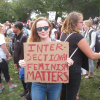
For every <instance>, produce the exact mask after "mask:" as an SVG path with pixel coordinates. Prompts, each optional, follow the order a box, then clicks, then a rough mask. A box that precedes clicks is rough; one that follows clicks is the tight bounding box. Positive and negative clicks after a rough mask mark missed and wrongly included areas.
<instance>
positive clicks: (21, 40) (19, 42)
mask: <svg viewBox="0 0 100 100" xmlns="http://www.w3.org/2000/svg"><path fill="white" fill-rule="evenodd" d="M23 36H24V35H23V34H22V35H21V38H20V40H19V45H20V46H21V41H22V38H23Z"/></svg>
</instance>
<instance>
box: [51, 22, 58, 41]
mask: <svg viewBox="0 0 100 100" xmlns="http://www.w3.org/2000/svg"><path fill="white" fill-rule="evenodd" d="M52 27H53V28H52V31H51V36H50V37H51V38H52V39H55V37H56V34H57V29H56V28H55V25H54V23H52Z"/></svg>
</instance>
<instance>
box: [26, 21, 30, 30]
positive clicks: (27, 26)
mask: <svg viewBox="0 0 100 100" xmlns="http://www.w3.org/2000/svg"><path fill="white" fill-rule="evenodd" d="M29 23H30V20H27V24H26V28H27V29H29V30H30V28H29Z"/></svg>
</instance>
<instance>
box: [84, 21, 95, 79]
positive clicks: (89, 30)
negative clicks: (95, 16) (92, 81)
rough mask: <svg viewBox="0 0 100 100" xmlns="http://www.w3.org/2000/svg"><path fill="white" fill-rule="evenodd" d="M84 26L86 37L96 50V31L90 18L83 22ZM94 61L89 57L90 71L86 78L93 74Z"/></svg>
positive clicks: (91, 46)
mask: <svg viewBox="0 0 100 100" xmlns="http://www.w3.org/2000/svg"><path fill="white" fill-rule="evenodd" d="M83 28H84V29H85V35H84V37H85V39H86V40H87V42H88V44H89V46H90V48H91V49H92V50H93V51H94V46H95V42H96V32H95V31H94V27H93V26H92V24H91V21H90V20H85V21H84V22H83ZM93 69H94V63H93V60H91V59H89V73H88V72H87V74H88V76H86V77H85V78H86V79H88V78H91V77H92V74H93Z"/></svg>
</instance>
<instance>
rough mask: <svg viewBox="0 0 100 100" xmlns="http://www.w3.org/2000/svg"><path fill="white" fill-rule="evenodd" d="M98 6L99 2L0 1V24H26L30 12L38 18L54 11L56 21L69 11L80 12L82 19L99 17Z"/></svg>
mask: <svg viewBox="0 0 100 100" xmlns="http://www.w3.org/2000/svg"><path fill="white" fill-rule="evenodd" d="M99 6H100V2H99V0H12V2H8V0H0V22H2V23H4V22H5V21H7V20H9V21H10V22H15V21H23V22H26V21H27V20H28V19H30V15H31V13H32V12H35V13H38V14H39V15H38V17H40V16H46V17H47V16H48V13H47V12H48V11H56V12H57V15H56V19H57V17H58V16H60V17H61V16H62V12H66V13H70V12H71V11H79V12H82V13H83V15H84V19H88V18H89V17H90V16H91V17H92V18H94V17H95V16H99V8H100V7H99Z"/></svg>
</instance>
